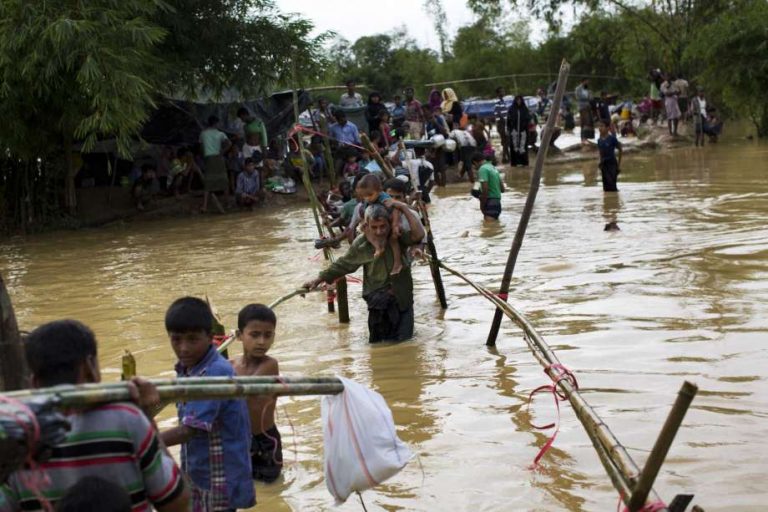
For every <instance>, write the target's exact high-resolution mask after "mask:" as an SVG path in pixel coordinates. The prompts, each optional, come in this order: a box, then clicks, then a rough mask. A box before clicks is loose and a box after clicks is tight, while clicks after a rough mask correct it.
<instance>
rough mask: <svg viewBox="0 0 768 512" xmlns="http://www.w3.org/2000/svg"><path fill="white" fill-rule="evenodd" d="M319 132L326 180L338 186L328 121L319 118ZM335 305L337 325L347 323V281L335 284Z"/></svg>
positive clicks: (333, 185)
mask: <svg viewBox="0 0 768 512" xmlns="http://www.w3.org/2000/svg"><path fill="white" fill-rule="evenodd" d="M320 131H321V132H322V133H323V135H324V136H323V153H324V156H325V167H326V168H327V169H328V179H329V180H330V182H331V187H333V188H336V187H337V186H338V177H337V176H336V166H335V165H334V161H333V153H331V143H330V141H329V140H328V121H327V120H326V119H325V118H324V117H323V118H320ZM336 304H338V306H339V323H342V324H348V323H349V295H348V293H347V280H346V279H339V280H338V281H337V282H336Z"/></svg>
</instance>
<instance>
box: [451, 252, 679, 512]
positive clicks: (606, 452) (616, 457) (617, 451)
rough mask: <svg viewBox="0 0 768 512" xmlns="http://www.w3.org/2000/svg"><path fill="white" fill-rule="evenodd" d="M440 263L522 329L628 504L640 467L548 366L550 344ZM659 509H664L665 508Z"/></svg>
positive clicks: (502, 305) (553, 357) (493, 298)
mask: <svg viewBox="0 0 768 512" xmlns="http://www.w3.org/2000/svg"><path fill="white" fill-rule="evenodd" d="M440 266H441V267H442V268H444V269H445V270H447V271H448V272H449V273H451V274H453V275H455V276H456V277H458V278H460V279H462V280H463V281H465V282H466V283H467V284H469V285H470V286H471V287H473V288H474V289H475V290H477V291H478V292H479V293H480V294H481V295H482V296H484V297H485V298H487V299H488V300H489V301H491V302H492V303H494V304H495V305H496V307H497V308H500V309H501V310H502V311H503V312H504V314H506V315H507V316H508V317H509V318H510V319H511V320H512V321H513V322H515V324H517V326H518V327H520V328H521V329H522V330H523V332H524V334H525V336H524V340H525V342H526V344H528V347H529V348H530V349H531V352H532V353H533V355H534V357H535V358H536V359H537V361H539V363H540V364H541V365H542V366H543V367H544V368H545V371H547V375H549V376H550V378H551V379H552V380H553V381H556V382H557V385H558V387H559V388H560V389H561V390H562V391H563V393H564V394H565V396H566V397H567V398H568V401H569V403H570V404H571V407H573V411H574V413H575V414H576V417H577V418H578V419H579V421H580V422H581V424H582V426H583V427H584V430H585V431H586V433H587V436H588V437H589V439H590V441H591V442H592V445H593V446H594V447H595V450H596V451H597V455H598V457H599V458H600V461H601V463H602V464H603V466H604V467H605V469H606V472H607V473H608V476H609V477H610V478H611V481H612V482H613V484H614V487H615V488H616V490H617V491H618V492H619V494H620V496H622V499H623V500H624V502H625V503H626V504H627V505H628V504H629V500H630V496H631V495H632V492H631V491H632V490H633V489H636V488H637V487H638V477H639V475H640V470H639V468H638V466H637V464H636V463H635V461H634V460H633V459H632V457H630V455H629V453H627V450H626V448H625V447H624V446H623V445H622V444H621V443H620V442H619V440H618V439H617V438H616V436H615V435H614V434H613V432H611V430H610V429H609V428H608V426H607V425H606V424H605V423H604V422H603V420H602V419H601V418H600V416H599V415H598V414H597V412H596V411H595V410H594V409H593V408H592V406H590V405H589V403H588V402H587V401H586V400H585V399H584V397H582V396H581V393H579V391H578V390H577V389H575V388H574V387H573V386H572V385H571V382H570V381H569V380H567V379H558V377H559V375H560V374H559V372H558V371H557V370H555V369H552V368H551V366H552V365H554V364H561V363H560V360H559V359H558V358H557V355H556V354H555V353H554V351H553V350H552V349H551V348H550V347H549V345H548V344H547V343H546V341H544V339H543V338H542V336H541V335H540V334H539V333H538V332H537V331H536V329H535V328H534V327H533V325H532V324H531V323H530V322H529V321H528V319H527V318H525V316H523V314H522V313H520V312H519V311H517V310H516V309H515V308H514V307H512V306H511V305H510V304H507V303H506V302H505V301H503V300H501V299H500V298H499V297H498V296H496V295H495V294H494V293H493V292H491V291H490V290H488V289H487V288H485V287H483V286H481V285H478V284H476V283H474V282H473V281H472V280H471V279H469V278H468V277H467V276H465V275H464V274H462V273H461V272H459V271H457V270H455V269H453V268H451V267H449V266H448V265H446V264H445V263H444V262H442V261H441V262H440ZM691 398H692V397H691ZM660 437H661V436H660ZM649 494H650V495H651V496H652V499H653V500H654V501H659V496H658V494H656V492H655V491H653V489H652V488H650V487H649ZM661 510H662V511H663V510H667V509H661Z"/></svg>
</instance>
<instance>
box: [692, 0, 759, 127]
mask: <svg viewBox="0 0 768 512" xmlns="http://www.w3.org/2000/svg"><path fill="white" fill-rule="evenodd" d="M686 58H687V59H689V60H690V61H692V62H691V66H695V67H696V68H699V69H702V72H701V73H700V75H699V78H700V82H701V83H705V84H706V85H707V90H708V92H707V94H709V95H712V94H713V93H714V94H715V95H717V96H720V97H721V99H722V101H723V102H724V103H725V105H726V107H728V108H729V109H730V110H731V111H732V112H735V113H737V114H740V115H742V116H746V117H748V118H750V119H751V120H752V122H753V123H754V125H755V128H756V129H757V135H758V137H766V136H768V102H766V101H765V85H766V84H768V3H767V2H765V1H764V0H750V1H748V2H746V3H745V4H743V5H742V8H741V9H738V10H729V11H727V12H724V13H723V14H722V16H720V17H718V19H717V23H711V24H710V25H708V26H707V27H706V28H705V29H703V30H702V31H701V32H700V33H699V34H698V37H697V39H696V41H695V45H693V46H691V47H690V48H689V49H688V52H687V54H686Z"/></svg>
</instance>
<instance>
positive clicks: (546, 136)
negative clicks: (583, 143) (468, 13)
mask: <svg viewBox="0 0 768 512" xmlns="http://www.w3.org/2000/svg"><path fill="white" fill-rule="evenodd" d="M569 70H570V64H568V62H566V61H565V60H563V62H562V64H561V65H560V74H559V75H558V77H557V89H556V90H555V98H554V99H553V100H552V112H559V111H560V103H562V101H563V94H564V93H565V84H566V82H567V80H568V72H569ZM556 118H557V116H549V118H548V119H547V124H546V125H545V126H544V132H543V136H542V140H541V146H540V147H539V152H538V153H537V154H536V164H535V166H534V168H533V174H532V175H531V187H530V189H529V190H528V197H527V198H526V200H525V207H524V208H523V213H522V214H521V215H520V222H519V224H518V226H517V232H516V233H515V238H514V239H513V240H512V248H511V249H510V250H509V257H508V258H507V265H506V267H505V268H504V275H503V277H502V279H501V288H500V290H499V295H500V296H501V297H506V296H507V294H508V293H509V285H510V282H511V281H512V273H513V272H514V270H515V263H516V262H517V256H518V254H519V253H520V248H521V247H522V246H523V238H525V231H526V230H527V229H528V221H529V220H530V218H531V214H532V213H533V205H534V203H535V202H536V195H537V194H538V192H539V182H540V181H541V172H542V169H543V168H544V159H545V158H546V157H547V150H548V149H549V142H550V141H551V140H552V133H553V132H554V128H555V120H556ZM502 315H503V313H502V311H501V309H498V308H497V309H496V313H495V314H494V316H493V323H492V324H491V330H490V332H489V333H488V339H487V340H486V342H485V344H486V345H488V346H494V345H496V338H497V337H498V335H499V327H500V326H501V317H502Z"/></svg>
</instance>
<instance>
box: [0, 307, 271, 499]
mask: <svg viewBox="0 0 768 512" xmlns="http://www.w3.org/2000/svg"><path fill="white" fill-rule="evenodd" d="M237 321H238V329H237V337H238V339H239V340H240V341H241V342H242V344H243V355H242V356H241V357H239V358H237V359H236V360H234V361H228V360H227V359H225V358H224V357H223V356H222V355H221V354H219V352H218V350H217V348H216V346H215V344H214V341H213V340H214V337H213V334H212V332H213V325H214V317H213V314H212V312H211V309H210V307H209V306H208V304H207V303H206V302H205V301H203V300H201V299H198V298H195V297H183V298H180V299H178V300H176V301H174V302H173V304H171V306H170V307H169V308H168V310H167V312H166V314H165V327H166V331H167V335H168V339H169V342H170V346H171V348H172V349H173V351H174V353H175V354H176V356H177V358H178V362H177V363H176V365H175V371H176V375H177V377H183V378H185V379H190V381H193V380H194V379H202V378H207V377H234V376H270V375H274V376H277V375H279V368H278V362H277V361H276V360H275V359H274V358H272V357H271V356H269V355H267V353H268V351H269V349H270V347H271V346H272V344H273V342H274V337H275V327H276V324H277V317H276V316H275V313H274V312H273V311H272V310H271V309H270V308H268V307H267V306H264V305H261V304H249V305H247V306H245V307H244V308H243V309H242V310H241V311H240V312H239V314H238V320H237ZM25 351H26V354H25V355H26V359H27V363H28V366H29V368H30V370H31V373H32V379H31V380H32V382H33V384H34V387H50V386H57V385H62V384H70V385H76V384H89V383H98V382H100V381H101V372H100V369H99V365H98V344H97V341H96V337H95V335H94V334H93V332H92V331H91V330H90V329H89V328H88V327H87V326H85V325H83V324H82V323H80V322H78V321H75V320H59V321H54V322H50V323H47V324H44V325H42V326H40V327H38V328H37V329H35V330H34V331H32V332H31V333H30V334H29V336H28V337H27V340H26V342H25ZM131 386H132V387H131V389H132V394H133V396H134V403H110V404H107V405H101V406H95V407H92V408H89V409H85V410H80V411H76V412H73V411H70V412H69V413H68V414H67V420H68V421H69V423H70V424H71V428H70V430H69V431H68V432H67V433H66V436H65V438H64V439H63V440H62V441H60V442H57V443H55V444H54V445H53V446H52V447H50V456H49V457H47V458H46V460H45V461H44V462H41V463H40V464H39V465H38V466H37V467H33V468H25V469H22V470H18V471H16V472H15V473H13V474H12V475H11V476H10V478H9V479H8V480H7V481H6V482H4V483H3V485H2V486H1V487H0V511H2V512H19V511H40V512H42V511H46V512H48V511H51V510H54V507H55V510H56V511H57V512H91V511H94V512H95V511H98V512H138V511H141V512H149V511H150V510H158V511H160V512H188V511H193V512H234V510H236V509H243V508H248V507H252V506H253V505H255V504H256V495H255V488H254V480H257V481H262V482H266V483H270V482H274V481H275V480H276V479H277V478H278V477H279V475H280V473H281V470H282V466H283V456H282V442H281V437H280V432H279V430H278V429H277V427H276V426H275V418H274V411H275V404H276V398H275V397H274V396H256V397H253V398H249V399H247V400H246V399H228V400H194V401H181V402H179V403H177V404H176V407H177V413H178V426H176V427H173V428H170V429H167V430H164V431H159V429H158V427H157V425H156V424H155V422H154V420H153V419H152V417H153V415H154V414H155V413H156V412H157V411H158V406H159V405H160V397H159V394H158V392H157V389H156V388H155V386H154V385H153V384H152V383H150V382H149V381H147V380H144V379H141V378H134V379H133V380H132V385H131ZM174 445H180V446H181V450H180V454H181V464H180V467H179V465H177V463H176V461H175V460H174V459H173V457H172V456H171V454H170V453H169V452H168V450H167V448H168V447H169V446H174ZM39 472H44V474H46V475H47V480H46V481H44V482H43V481H41V480H40V479H39V478H38V476H39Z"/></svg>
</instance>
